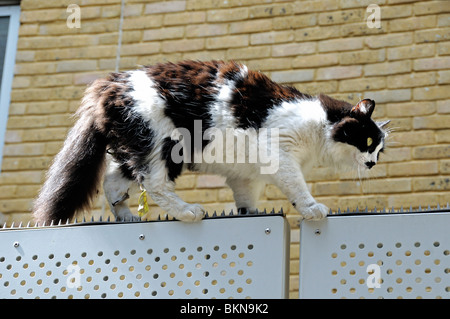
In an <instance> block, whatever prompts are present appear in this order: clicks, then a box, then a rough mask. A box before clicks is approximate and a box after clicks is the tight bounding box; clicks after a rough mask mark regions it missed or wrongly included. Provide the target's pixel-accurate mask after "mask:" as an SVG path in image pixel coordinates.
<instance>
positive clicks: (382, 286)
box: [299, 205, 450, 298]
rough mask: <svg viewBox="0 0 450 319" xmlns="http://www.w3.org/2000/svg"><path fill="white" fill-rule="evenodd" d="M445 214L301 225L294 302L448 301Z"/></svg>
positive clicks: (362, 216) (449, 245) (340, 218)
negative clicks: (368, 300)
mask: <svg viewBox="0 0 450 319" xmlns="http://www.w3.org/2000/svg"><path fill="white" fill-rule="evenodd" d="M449 225H450V209H449V207H448V205H447V208H446V209H440V208H438V209H437V210H434V211H426V212H424V211H422V210H421V209H420V210H418V211H413V210H410V211H408V212H405V211H403V209H402V210H401V211H398V212H395V211H393V210H392V211H391V212H390V213H384V214H383V213H374V212H368V211H367V210H366V211H365V212H359V213H347V214H341V215H330V216H329V217H328V218H327V219H325V220H323V221H318V222H307V221H304V222H302V224H301V230H300V273H299V280H300V283H299V287H300V288H299V297H300V298H450V267H449V266H450V253H449V252H450V237H449V235H448V227H449Z"/></svg>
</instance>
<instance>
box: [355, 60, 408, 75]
mask: <svg viewBox="0 0 450 319" xmlns="http://www.w3.org/2000/svg"><path fill="white" fill-rule="evenodd" d="M410 71H411V62H410V61H408V60H405V61H396V62H384V63H375V64H369V65H366V66H365V67H364V75H366V76H373V75H389V74H396V73H406V72H410Z"/></svg>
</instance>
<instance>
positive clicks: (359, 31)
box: [330, 19, 387, 37]
mask: <svg viewBox="0 0 450 319" xmlns="http://www.w3.org/2000/svg"><path fill="white" fill-rule="evenodd" d="M330 27H333V28H334V29H335V30H336V27H339V28H340V36H341V37H357V36H369V35H376V34H383V33H386V30H387V21H385V20H383V19H382V20H381V28H368V27H367V22H366V21H364V22H357V23H346V24H342V25H340V26H330ZM335 33H336V31H335Z"/></svg>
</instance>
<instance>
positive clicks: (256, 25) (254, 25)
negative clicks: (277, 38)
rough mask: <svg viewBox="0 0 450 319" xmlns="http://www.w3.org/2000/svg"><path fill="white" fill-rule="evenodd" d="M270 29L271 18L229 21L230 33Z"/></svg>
mask: <svg viewBox="0 0 450 319" xmlns="http://www.w3.org/2000/svg"><path fill="white" fill-rule="evenodd" d="M271 29H272V20H271V19H260V20H255V21H242V22H233V23H230V29H229V30H230V31H229V32H230V33H232V34H233V33H253V32H263V31H270V30H271Z"/></svg>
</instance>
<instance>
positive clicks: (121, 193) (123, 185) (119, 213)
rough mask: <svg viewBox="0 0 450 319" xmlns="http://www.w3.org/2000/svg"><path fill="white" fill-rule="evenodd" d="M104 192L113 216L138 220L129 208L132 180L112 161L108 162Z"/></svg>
mask: <svg viewBox="0 0 450 319" xmlns="http://www.w3.org/2000/svg"><path fill="white" fill-rule="evenodd" d="M107 163H108V166H107V168H106V172H105V177H104V180H103V190H104V192H105V197H106V199H107V201H108V204H109V208H110V209H111V212H112V213H113V215H114V216H115V217H116V218H117V219H120V220H137V219H138V217H137V216H135V215H133V214H132V213H131V210H130V208H129V207H128V198H129V196H128V191H129V189H130V187H131V184H132V180H130V179H129V178H126V177H125V176H124V175H123V172H122V171H121V169H120V167H119V165H118V164H117V163H116V162H114V161H113V160H112V159H110V158H109V159H108V160H107Z"/></svg>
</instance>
